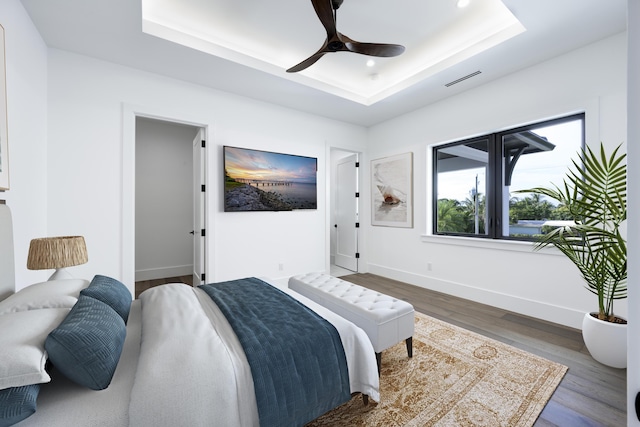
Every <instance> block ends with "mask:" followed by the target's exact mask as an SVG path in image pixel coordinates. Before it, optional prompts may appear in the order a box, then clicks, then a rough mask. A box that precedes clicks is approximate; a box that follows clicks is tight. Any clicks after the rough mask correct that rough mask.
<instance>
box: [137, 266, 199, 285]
mask: <svg viewBox="0 0 640 427" xmlns="http://www.w3.org/2000/svg"><path fill="white" fill-rule="evenodd" d="M191 274H193V265H178V266H174V267H160V268H149V269H146V270H136V273H135V281H136V282H140V281H142V280H155V279H164V278H167V277H178V276H188V275H191Z"/></svg>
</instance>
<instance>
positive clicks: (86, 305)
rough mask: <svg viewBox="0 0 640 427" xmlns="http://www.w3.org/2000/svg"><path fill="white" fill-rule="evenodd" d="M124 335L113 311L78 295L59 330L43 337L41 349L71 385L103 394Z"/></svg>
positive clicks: (109, 381) (120, 322) (118, 357)
mask: <svg viewBox="0 0 640 427" xmlns="http://www.w3.org/2000/svg"><path fill="white" fill-rule="evenodd" d="M126 333H127V332H126V326H125V325H124V321H123V320H122V318H121V317H120V316H119V315H118V313H116V312H115V310H113V309H112V308H111V307H109V306H108V305H107V304H105V303H103V302H102V301H98V300H96V299H94V298H91V297H89V296H87V295H80V298H78V302H77V303H76V304H75V305H74V306H73V308H72V309H71V311H70V312H69V314H68V315H67V317H66V318H65V319H64V320H63V321H62V323H61V324H60V326H58V327H57V328H56V329H54V330H53V331H51V333H50V334H49V336H47V339H46V340H45V342H44V348H45V349H46V350H47V353H48V354H49V360H50V361H51V363H52V364H53V366H54V367H55V368H56V369H58V370H59V371H60V372H61V373H62V374H63V375H64V376H66V377H67V378H69V379H70V380H71V381H73V382H75V383H77V384H80V385H82V386H85V387H89V388H90V389H93V390H103V389H105V388H107V387H108V386H109V384H110V383H111V379H112V378H113V374H114V372H115V370H116V366H117V365H118V361H119V360H120V354H121V353H122V347H123V345H124V339H125V336H126Z"/></svg>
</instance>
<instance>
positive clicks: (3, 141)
mask: <svg viewBox="0 0 640 427" xmlns="http://www.w3.org/2000/svg"><path fill="white" fill-rule="evenodd" d="M6 70H7V68H6V55H5V48H4V27H3V26H2V24H0V191H3V190H8V189H9V131H8V129H7V122H8V119H7V73H6Z"/></svg>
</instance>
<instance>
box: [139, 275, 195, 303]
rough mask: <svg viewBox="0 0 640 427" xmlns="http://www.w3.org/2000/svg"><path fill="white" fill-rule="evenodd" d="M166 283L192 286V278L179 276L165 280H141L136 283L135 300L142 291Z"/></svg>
mask: <svg viewBox="0 0 640 427" xmlns="http://www.w3.org/2000/svg"><path fill="white" fill-rule="evenodd" d="M166 283H185V284H187V285H189V286H193V276H179V277H167V278H166V279H153V280H141V281H139V282H136V298H138V297H139V296H140V294H141V293H142V292H143V291H146V290H147V289H149V288H153V287H154V286H158V285H164V284H166Z"/></svg>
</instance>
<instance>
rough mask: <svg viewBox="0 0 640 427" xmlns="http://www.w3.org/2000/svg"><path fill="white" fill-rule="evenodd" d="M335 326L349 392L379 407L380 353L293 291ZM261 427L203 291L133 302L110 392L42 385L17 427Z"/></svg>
mask: <svg viewBox="0 0 640 427" xmlns="http://www.w3.org/2000/svg"><path fill="white" fill-rule="evenodd" d="M280 289H281V290H283V291H284V292H286V293H288V294H289V295H291V296H292V297H294V298H296V299H298V300H299V301H300V302H302V303H303V304H305V305H307V306H308V307H309V308H311V309H312V310H314V311H315V312H316V313H318V314H319V315H320V316H322V317H324V318H325V319H326V320H328V321H329V322H331V323H332V324H333V325H334V327H335V328H336V329H337V331H338V333H339V334H340V338H341V340H342V343H343V347H344V349H345V354H346V356H347V365H348V368H349V380H350V387H351V392H352V393H354V392H362V393H364V394H367V395H369V396H370V398H371V399H373V400H375V401H379V400H380V393H379V381H378V371H377V365H376V360H375V353H374V350H373V347H372V345H371V342H370V341H369V339H368V337H367V336H366V334H365V333H364V331H362V330H361V329H360V328H358V327H356V326H355V325H354V324H352V323H351V322H348V321H347V320H345V319H343V318H342V317H340V316H338V315H336V314H334V313H333V312H331V311H329V310H327V309H325V308H323V307H321V306H319V305H317V304H315V303H314V302H313V301H310V300H308V299H307V298H305V297H303V296H302V295H299V294H297V293H296V292H294V291H291V290H289V289H282V288H280ZM41 425H47V426H52V427H57V426H69V425H73V426H78V427H82V426H91V427H93V426H104V427H107V426H114V427H115V426H127V425H130V426H132V427H145V426H153V427H162V426H178V425H180V426H182V425H188V426H205V425H206V426H211V425H225V426H257V425H258V412H257V406H256V401H255V394H254V391H253V380H252V379H251V370H250V367H249V365H248V362H247V360H246V357H245V355H244V351H243V350H242V347H241V345H240V342H239V340H238V338H237V337H236V335H235V333H234V332H233V330H232V329H231V326H230V325H229V323H228V322H227V320H226V318H225V317H224V315H223V314H222V313H221V312H220V310H219V309H218V307H217V306H216V305H215V303H213V301H212V300H211V299H210V298H209V296H208V295H206V293H204V291H202V290H200V289H197V288H192V287H190V286H187V285H183V284H170V285H162V286H158V287H155V288H152V289H149V290H147V291H145V292H143V294H142V295H141V296H140V301H134V304H133V305H132V308H131V314H130V318H129V323H128V325H127V338H126V342H125V348H124V351H123V354H122V356H121V360H120V362H119V364H118V368H117V369H116V372H115V375H114V378H113V381H112V383H111V385H110V386H109V387H108V388H107V389H106V390H103V391H92V390H88V389H85V388H82V387H80V386H76V385H74V384H72V383H70V382H68V381H66V380H65V379H64V378H61V377H60V376H58V377H56V378H54V379H53V381H52V382H51V383H49V384H45V385H43V387H42V389H41V391H40V395H39V397H38V408H37V411H36V413H35V414H34V415H33V416H31V417H30V418H28V419H26V420H25V421H23V422H22V423H19V424H18V426H19V427H20V426H41Z"/></svg>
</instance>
